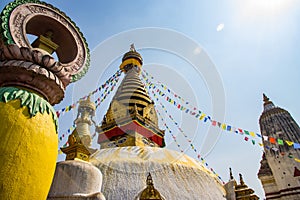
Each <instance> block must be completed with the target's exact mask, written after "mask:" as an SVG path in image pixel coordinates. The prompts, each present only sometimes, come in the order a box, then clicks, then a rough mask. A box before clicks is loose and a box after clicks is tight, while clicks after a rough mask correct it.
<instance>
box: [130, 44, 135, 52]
mask: <svg viewBox="0 0 300 200" xmlns="http://www.w3.org/2000/svg"><path fill="white" fill-rule="evenodd" d="M130 51H133V52H136V50H135V47H134V43H132V44H131V45H130Z"/></svg>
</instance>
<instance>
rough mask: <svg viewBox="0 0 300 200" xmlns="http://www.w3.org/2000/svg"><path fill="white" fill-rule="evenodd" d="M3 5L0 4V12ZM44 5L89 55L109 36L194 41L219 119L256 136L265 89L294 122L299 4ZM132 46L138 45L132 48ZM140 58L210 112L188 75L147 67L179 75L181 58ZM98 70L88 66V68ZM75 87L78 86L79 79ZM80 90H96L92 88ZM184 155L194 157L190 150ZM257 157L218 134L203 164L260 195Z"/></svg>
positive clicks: (155, 54) (203, 90)
mask: <svg viewBox="0 0 300 200" xmlns="http://www.w3.org/2000/svg"><path fill="white" fill-rule="evenodd" d="M8 2H9V1H6V0H4V1H1V2H0V8H1V9H2V8H3V7H4V6H5V5H6V4H7V3H8ZM47 3H50V4H52V5H54V6H56V7H58V8H60V9H61V10H62V11H64V12H65V13H66V14H67V15H68V16H69V17H71V19H72V20H73V21H74V22H75V23H76V24H77V26H79V27H80V29H81V31H82V32H83V34H84V35H85V38H86V39H87V42H88V44H89V47H90V49H91V50H94V49H95V50H96V49H97V48H96V47H97V46H98V45H99V44H101V42H103V41H105V40H107V39H108V38H110V37H112V36H113V35H116V34H119V33H121V32H124V31H128V30H132V29H136V28H144V27H157V28H166V29H170V30H173V31H175V32H178V33H180V34H182V35H185V36H187V37H189V38H191V39H192V40H193V41H195V42H197V43H198V44H199V45H200V46H201V47H202V48H203V50H204V51H205V52H206V53H207V55H208V56H209V58H210V60H211V61H212V62H213V63H214V66H215V67H216V69H217V71H218V72H219V74H220V76H221V79H222V83H223V87H224V92H225V108H226V115H225V122H226V123H228V124H232V125H234V126H236V127H241V128H244V129H247V130H251V131H256V132H259V125H258V118H259V116H260V114H261V112H262V93H263V92H265V93H266V94H267V95H268V96H269V97H270V98H271V100H273V102H274V103H275V104H276V105H278V106H280V107H283V108H285V109H287V110H288V111H290V113H291V114H292V116H293V117H294V119H295V120H296V121H297V122H299V119H300V109H299V101H298V99H299V97H300V94H299V89H298V87H299V85H300V79H299V75H300V70H299V63H300V56H299V50H298V48H299V46H300V39H299V33H300V24H299V19H300V2H299V1H297V0H243V1H238V0H226V1H224V0H223V1H221V0H219V1H218V0H212V1H197V0H190V1H183V0H182V1H171V0H166V1H158V0H153V1H146V0H142V1H137V0H136V1H92V0H86V1H74V0H72V1H71V0H64V1H61V0H51V1H47ZM222 23H223V24H224V28H223V30H221V31H217V30H216V29H217V26H218V25H219V24H222ZM158 40H159V38H158ZM132 42H134V38H130V41H128V48H129V45H130V44H131V43H132ZM173 45H176V41H174V43H173ZM178 45H181V44H178ZM136 47H137V49H138V48H139V47H138V44H136ZM110 48H111V49H107V51H112V49H114V47H113V46H112V47H110ZM105 53H106V52H103V54H105ZM141 54H142V56H143V58H144V60H145V62H144V63H145V65H146V66H145V69H147V70H149V71H150V72H151V73H152V74H153V75H156V77H157V78H158V79H159V80H160V81H162V82H164V81H165V82H166V83H167V84H168V85H169V86H170V87H171V88H172V89H174V91H177V92H178V93H179V94H182V93H181V92H183V96H184V97H185V96H186V95H188V94H185V93H184V86H185V85H189V86H191V90H193V94H196V99H200V100H197V101H195V102H197V106H198V107H199V108H200V109H202V110H204V111H205V112H206V113H210V112H211V111H212V110H211V109H212V107H213V105H211V100H210V96H209V94H210V93H209V91H207V86H205V80H204V79H203V77H202V78H201V76H199V77H197V78H195V77H192V76H191V77H186V80H185V81H186V82H185V83H178V82H176V81H173V82H172V79H170V78H168V77H164V76H163V75H161V76H160V74H161V73H160V72H159V67H157V68H152V69H151V67H149V68H147V67H148V66H150V65H151V63H156V65H157V66H159V65H158V64H161V65H164V66H167V67H166V68H169V69H171V70H173V69H174V71H175V72H176V73H177V74H180V73H181V77H185V76H190V75H189V74H188V73H187V74H184V73H182V72H181V71H180V65H182V66H185V65H184V62H183V61H182V60H181V61H180V58H178V57H177V58H175V57H174V56H172V55H170V54H168V53H163V52H160V51H154V50H143V51H141ZM121 55H122V54H120V55H119V56H121ZM92 59H95V60H96V59H97V55H95V54H94V55H93V56H92ZM119 63H120V60H118V59H117V60H114V61H112V63H111V65H110V66H111V68H109V69H108V66H105V67H107V68H106V69H107V70H108V73H107V74H106V75H103V74H101V75H100V74H99V77H100V76H101V78H99V79H98V80H97V82H99V83H101V81H104V80H106V78H107V77H108V76H109V75H111V73H114V72H115V71H116V70H117V68H118V65H119ZM153 65H154V64H153ZM172 65H174V68H173V69H172ZM97 67H99V66H91V70H92V69H94V68H97ZM102 75H103V76H102ZM174 76H175V75H174ZM76 84H84V81H82V82H80V81H79V82H78V83H76ZM73 87H74V86H70V87H69V89H68V90H67V93H66V98H65V99H64V101H63V102H62V103H61V104H60V105H57V106H56V108H61V107H63V106H64V105H68V104H70V103H71V102H72V97H71V96H72V95H73V94H74V91H72V89H73ZM86 87H87V88H88V89H89V90H90V91H92V90H94V87H91V88H89V86H86ZM199 96H201V97H202V98H200V97H199ZM191 98H192V97H191ZM220 103H224V102H220ZM103 110H104V111H105V108H103ZM104 111H103V112H104ZM174 115H176V114H174ZM177 115H178V114H177ZM178 116H179V115H178ZM73 118H74V115H65V116H63V117H62V118H61V119H60V125H61V128H60V130H61V131H62V132H63V131H64V130H66V129H67V128H68V127H69V126H71V125H72V124H71V122H72V120H73ZM100 118H101V117H100ZM100 118H99V119H100ZM98 122H100V120H98ZM199 125H200V126H201V124H199ZM198 131H199V130H198ZM187 132H188V131H187ZM194 141H195V144H198V145H199V148H201V145H202V143H201V140H200V139H199V138H197V137H195V140H194ZM174 149H175V148H174ZM187 154H189V155H190V156H192V157H195V155H194V154H193V153H192V152H190V151H187ZM261 154H262V150H261V149H260V148H259V147H258V146H257V145H256V146H253V145H252V144H250V143H249V142H245V141H244V140H243V137H240V136H236V135H234V134H231V135H230V134H228V133H226V132H222V133H221V137H220V140H219V141H218V143H217V145H216V146H215V147H214V149H213V150H212V151H211V152H210V154H208V155H207V156H206V160H207V162H208V163H209V164H210V165H211V166H212V167H213V168H214V169H215V171H217V172H218V173H219V174H220V175H221V176H222V177H223V179H224V180H225V181H227V180H228V178H229V177H228V168H229V167H232V168H233V172H234V175H235V177H236V178H238V173H242V174H244V180H245V182H246V183H247V184H248V185H249V186H250V187H252V188H253V189H254V190H255V191H256V193H257V194H258V195H259V196H261V197H263V192H262V189H261V185H260V182H259V180H258V179H257V175H256V174H257V172H258V168H259V161H260V159H261Z"/></svg>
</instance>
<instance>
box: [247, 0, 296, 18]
mask: <svg viewBox="0 0 300 200" xmlns="http://www.w3.org/2000/svg"><path fill="white" fill-rule="evenodd" d="M292 2H293V0H246V1H242V7H243V8H244V9H243V10H244V14H251V15H253V14H254V15H258V16H261V15H276V14H279V13H282V12H285V11H286V10H288V8H289V7H290V6H291V5H292Z"/></svg>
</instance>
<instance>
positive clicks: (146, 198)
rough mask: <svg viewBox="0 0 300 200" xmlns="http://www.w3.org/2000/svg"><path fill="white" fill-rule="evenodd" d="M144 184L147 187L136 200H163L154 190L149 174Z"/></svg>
mask: <svg viewBox="0 0 300 200" xmlns="http://www.w3.org/2000/svg"><path fill="white" fill-rule="evenodd" d="M146 184H147V187H146V188H145V189H144V190H143V191H142V192H141V194H140V197H139V199H138V200H163V198H162V197H161V195H160V193H159V192H158V191H157V190H156V189H155V188H154V184H153V180H152V177H151V174H150V173H149V174H148V176H147V180H146Z"/></svg>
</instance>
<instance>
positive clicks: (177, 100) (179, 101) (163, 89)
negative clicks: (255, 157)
mask: <svg viewBox="0 0 300 200" xmlns="http://www.w3.org/2000/svg"><path fill="white" fill-rule="evenodd" d="M142 78H143V80H142V81H144V82H145V86H146V88H148V89H149V90H151V91H152V93H153V94H156V95H155V99H156V100H157V101H159V98H158V96H160V97H161V98H163V99H164V100H166V102H168V103H170V104H171V105H173V106H175V107H176V108H177V109H179V110H180V111H182V112H184V113H187V114H190V115H192V116H195V117H196V118H197V119H199V120H201V121H203V122H204V123H206V122H209V123H210V124H211V126H214V127H219V128H220V129H222V130H224V131H228V132H234V133H236V134H239V135H244V136H245V137H244V140H245V141H251V142H252V144H253V145H255V144H257V145H258V146H260V147H263V146H264V145H263V143H261V142H258V141H256V140H254V139H256V138H258V139H259V140H260V138H262V139H263V140H264V141H269V142H270V143H271V144H278V145H284V142H285V143H286V144H287V145H288V146H293V147H294V148H295V149H300V144H299V143H295V142H293V141H286V140H283V139H281V138H275V137H268V136H265V135H261V134H259V133H255V132H253V131H248V130H245V129H242V128H236V127H234V126H231V125H228V124H226V123H221V122H218V121H216V120H214V119H211V117H210V116H209V115H207V114H205V113H203V112H202V111H201V110H199V109H197V108H196V107H194V106H192V105H190V103H189V102H188V101H186V100H185V99H184V98H182V97H181V96H180V95H178V94H177V93H175V92H174V91H172V90H171V89H170V88H168V87H167V86H166V85H165V84H163V83H161V82H160V81H157V80H155V79H154V77H153V76H152V75H150V74H149V73H148V72H147V71H145V70H143V72H142ZM250 138H251V139H250Z"/></svg>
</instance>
